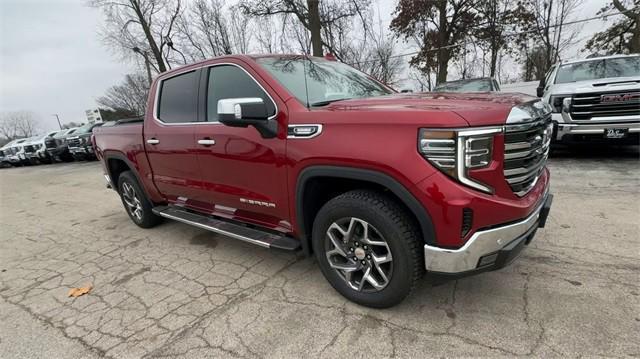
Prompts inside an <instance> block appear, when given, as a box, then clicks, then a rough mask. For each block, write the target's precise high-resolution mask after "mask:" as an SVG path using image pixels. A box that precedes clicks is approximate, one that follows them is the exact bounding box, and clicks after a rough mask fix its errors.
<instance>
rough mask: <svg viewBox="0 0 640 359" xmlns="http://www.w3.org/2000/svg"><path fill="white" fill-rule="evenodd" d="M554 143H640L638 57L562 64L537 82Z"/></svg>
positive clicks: (631, 56)
mask: <svg viewBox="0 0 640 359" xmlns="http://www.w3.org/2000/svg"><path fill="white" fill-rule="evenodd" d="M537 91H538V96H540V97H542V98H543V100H544V101H546V102H548V103H549V104H550V105H551V107H552V108H553V112H552V119H553V122H554V123H555V128H556V129H555V131H556V132H555V135H554V140H555V141H556V142H583V141H615V142H616V143H621V144H622V143H627V144H638V143H639V142H640V55H637V54H636V55H626V56H625V55H616V56H607V57H597V58H590V59H584V60H578V61H571V62H563V63H559V64H556V65H554V66H552V67H551V69H550V70H549V72H548V73H547V75H546V76H545V78H544V79H543V80H541V81H540V86H539V87H538V89H537Z"/></svg>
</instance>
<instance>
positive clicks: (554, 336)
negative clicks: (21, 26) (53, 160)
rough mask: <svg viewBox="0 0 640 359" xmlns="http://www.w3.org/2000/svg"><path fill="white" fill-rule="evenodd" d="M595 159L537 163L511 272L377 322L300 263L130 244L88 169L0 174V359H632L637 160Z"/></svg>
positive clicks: (209, 249) (166, 235)
mask: <svg viewBox="0 0 640 359" xmlns="http://www.w3.org/2000/svg"><path fill="white" fill-rule="evenodd" d="M601 150H602V149H598V150H589V151H587V149H581V150H579V152H561V153H559V154H557V155H556V156H554V157H553V158H552V159H551V160H550V163H549V167H550V169H551V171H552V191H553V193H554V195H555V199H554V205H553V208H552V210H551V215H550V218H549V221H548V223H547V227H546V228H545V229H543V230H540V231H539V232H538V234H537V236H536V238H535V240H534V241H533V242H532V244H531V245H530V246H529V248H528V249H527V250H526V251H525V252H524V253H523V254H522V256H521V257H520V259H519V260H518V261H516V262H515V263H514V264H513V265H511V266H509V267H507V268H505V269H503V270H501V271H497V272H492V273H486V274H482V275H479V276H475V277H470V278H465V279H460V280H457V281H450V282H445V283H442V282H434V281H432V280H429V279H425V280H424V281H423V282H422V283H421V285H419V286H418V288H417V289H416V291H415V292H414V293H413V294H412V295H411V296H410V297H409V298H408V300H406V301H405V302H403V303H401V304H400V305H399V306H396V307H394V308H391V309H388V310H375V309H369V308H364V307H360V306H357V305H354V304H352V303H350V302H347V301H346V300H345V299H344V298H343V297H341V296H340V295H338V294H337V293H336V292H334V291H333V289H332V288H331V287H330V286H329V284H328V283H327V282H326V281H325V280H324V279H323V278H322V275H321V273H320V271H319V269H318V268H317V266H316V265H315V263H314V261H313V260H312V259H308V258H302V257H300V256H296V255H294V254H290V253H285V252H276V251H268V250H265V249H262V248H259V247H254V246H251V245H248V244H244V243H241V242H238V241H235V240H232V239H228V238H224V237H221V236H217V235H214V234H211V233H208V232H206V231H203V230H200V229H197V228H194V227H190V226H187V225H184V224H180V223H176V222H166V223H164V224H163V225H161V226H158V227H156V228H154V229H150V230H143V229H140V228H138V227H136V226H135V225H134V224H133V223H131V221H130V220H129V218H128V217H127V215H126V213H125V211H124V210H123V208H122V205H121V203H120V200H119V198H118V197H117V196H116V194H115V193H114V192H112V191H111V190H107V189H105V188H104V183H103V181H104V179H103V178H102V173H101V169H100V165H99V164H98V163H95V162H92V163H69V164H57V165H49V166H38V167H25V168H11V169H3V170H1V171H0V192H1V193H0V203H1V207H0V208H1V209H0V210H1V213H0V227H1V232H0V271H1V272H0V313H1V314H0V319H1V320H0V357H34V356H36V357H59V356H69V355H71V356H87V357H90V356H96V357H100V356H108V357H118V358H120V357H141V356H150V357H156V356H157V357H173V356H178V357H179V356H182V357H202V356H205V355H207V356H229V357H234V356H238V357H263V356H267V357H284V356H292V357H301V356H307V355H308V356H312V357H316V356H319V357H336V356H338V355H345V354H346V355H349V356H350V357H368V356H372V355H374V356H376V357H380V356H382V357H391V356H398V357H417V356H429V357H432V356H433V357H435V356H490V355H508V356H511V355H534V356H550V355H553V356H560V355H569V356H577V355H579V354H583V355H584V354H586V355H593V356H597V355H602V356H625V355H636V356H637V355H640V344H639V343H640V314H639V313H640V311H639V308H640V283H639V281H638V279H639V278H640V161H639V160H638V148H637V147H636V148H624V149H622V148H613V149H609V150H602V151H603V152H604V153H601V152H600V151H601ZM87 283H91V284H92V285H93V287H94V288H93V290H92V291H91V292H90V293H89V294H88V295H85V296H82V297H79V298H75V299H72V298H68V297H67V292H68V290H69V289H70V288H72V287H78V286H83V285H85V284H87Z"/></svg>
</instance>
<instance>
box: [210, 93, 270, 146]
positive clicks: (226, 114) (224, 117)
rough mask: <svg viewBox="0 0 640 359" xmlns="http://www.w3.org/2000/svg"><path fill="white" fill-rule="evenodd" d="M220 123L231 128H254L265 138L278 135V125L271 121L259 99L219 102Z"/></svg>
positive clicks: (223, 100)
mask: <svg viewBox="0 0 640 359" xmlns="http://www.w3.org/2000/svg"><path fill="white" fill-rule="evenodd" d="M218 121H220V123H222V124H223V125H226V126H230V127H248V126H254V127H255V128H256V129H257V130H258V132H260V134H261V135H262V137H264V138H273V137H275V136H276V135H277V132H278V131H277V130H278V123H277V122H276V121H269V111H268V110H267V106H266V105H265V103H264V101H263V100H262V99H261V98H259V97H239V98H227V99H222V100H218Z"/></svg>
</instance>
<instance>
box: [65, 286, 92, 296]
mask: <svg viewBox="0 0 640 359" xmlns="http://www.w3.org/2000/svg"><path fill="white" fill-rule="evenodd" d="M91 289H93V286H92V285H91V284H87V285H85V286H84V287H80V288H71V289H69V297H74V298H77V297H79V296H81V295H85V294H88V293H89V292H90V291H91Z"/></svg>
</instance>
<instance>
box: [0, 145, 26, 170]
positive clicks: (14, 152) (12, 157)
mask: <svg viewBox="0 0 640 359" xmlns="http://www.w3.org/2000/svg"><path fill="white" fill-rule="evenodd" d="M25 141H26V139H25V138H19V139H17V140H13V141H11V142H9V143H7V144H6V145H4V147H2V149H1V150H2V152H3V153H4V162H6V163H9V164H10V165H11V166H14V167H17V166H22V165H26V164H29V160H27V158H26V156H25V155H24V148H23V146H22V144H23V143H24V142H25Z"/></svg>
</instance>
